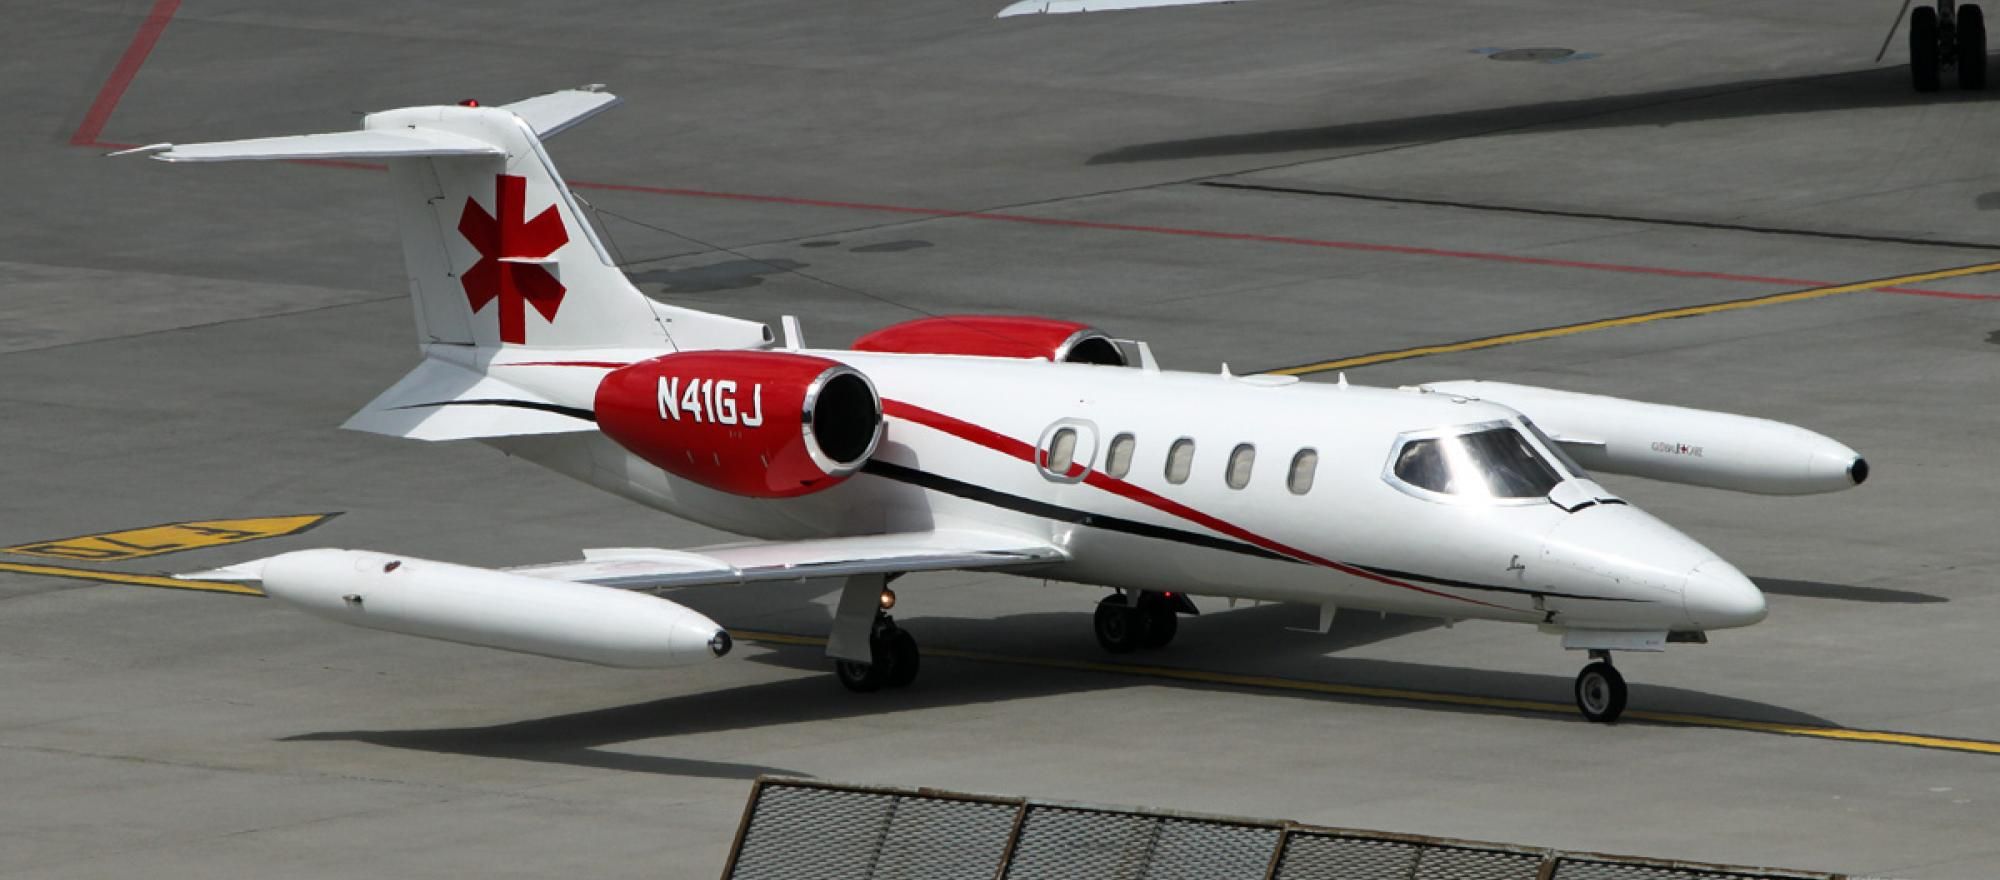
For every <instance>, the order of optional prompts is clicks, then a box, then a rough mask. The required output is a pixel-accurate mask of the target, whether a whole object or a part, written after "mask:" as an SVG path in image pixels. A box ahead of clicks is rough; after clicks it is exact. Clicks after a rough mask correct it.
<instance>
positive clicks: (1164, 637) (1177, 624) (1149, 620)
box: [1139, 602, 1181, 650]
mask: <svg viewBox="0 0 2000 880" xmlns="http://www.w3.org/2000/svg"><path fill="white" fill-rule="evenodd" d="M1140 607H1141V613H1143V614H1144V615H1145V616H1146V626H1145V628H1144V632H1143V633H1142V635H1144V636H1145V638H1144V639H1143V640H1141V641H1140V643H1139V647H1142V648H1146V649H1149V650H1150V649H1153V648H1164V647H1166V646H1167V645H1168V644H1170V643H1172V642H1173V640H1174V634H1175V633H1177V632H1180V628H1181V616H1180V614H1178V613H1177V612H1175V611H1174V606H1172V605H1169V604H1167V603H1165V602H1154V603H1151V604H1148V605H1142V606H1140Z"/></svg>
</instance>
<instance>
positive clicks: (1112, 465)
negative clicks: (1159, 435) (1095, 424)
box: [1104, 434, 1139, 480]
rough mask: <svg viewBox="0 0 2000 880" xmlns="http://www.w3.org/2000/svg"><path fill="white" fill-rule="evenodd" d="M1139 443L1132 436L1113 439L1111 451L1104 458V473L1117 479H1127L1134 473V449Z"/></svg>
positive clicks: (1122, 435) (1120, 436) (1124, 435)
mask: <svg viewBox="0 0 2000 880" xmlns="http://www.w3.org/2000/svg"><path fill="white" fill-rule="evenodd" d="M1138 445H1139V441H1138V440H1136V439H1134V438H1133V436H1132V435H1130V434H1120V435H1118V436H1116V437H1113V438H1111V449H1110V451H1108V452H1107V453H1105V456H1104V472H1105V473H1107V474H1110V475H1111V476H1113V477H1115V478H1117V479H1120V480H1122V479H1125V475H1126V474H1128V473H1131V472H1132V449H1133V448H1134V447H1136V446H1138Z"/></svg>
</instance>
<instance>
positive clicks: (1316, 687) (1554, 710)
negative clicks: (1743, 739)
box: [730, 630, 2000, 755]
mask: <svg viewBox="0 0 2000 880" xmlns="http://www.w3.org/2000/svg"><path fill="white" fill-rule="evenodd" d="M730 634H731V635H732V636H734V637H735V638H737V639H741V640H743V641H750V642H762V643H765V644H773V645H803V646H809V647H824V646H825V645H826V639H823V638H817V637H814V636H800V635H792V634H790V633H772V632H757V631H753V630H730ZM924 655H925V656H928V657H942V658H950V659H954V660H971V661H974V662H978V663H998V664H1003V665H1008V666H1027V667H1033V668H1037V669H1060V670H1065V671H1069V672H1096V673H1104V674H1108V675H1125V676H1134V677H1139V678H1155V679H1165V680H1168V681H1185V682H1193V683H1196V684H1214V685H1227V686H1230V687H1243V688H1256V689H1259V690H1276V691H1290V692H1293V693H1312V694H1326V695H1329V696H1339V697H1359V698H1363V699H1370V700H1396V701H1400V702H1407V703H1428V704H1431V705H1445V706H1469V707H1473V708H1481V709H1501V710H1505V711H1510V712H1531V713H1536V714H1544V715H1561V716H1565V717H1568V716H1572V715H1575V714H1576V707H1575V706H1572V705H1570V704H1568V703H1550V702H1544V701H1541V700H1519V699H1513V698H1508V697H1480V696H1473V695H1471V694H1453V693H1446V692H1442V691H1415V690H1406V689H1403V688H1385V687H1367V686H1364V685H1352V684H1334V683H1332V682H1324V681H1312V680H1309V679H1298V678H1279V677H1276V676H1270V675H1245V674H1241V673H1235V672H1210V671H1207V670H1202V669H1181V668H1178V667H1173V666H1142V665H1138V664H1131V663H1101V662H1095V661H1090V660H1059V659H1055V658H1050V657H1025V656H1019V655H1013V654H992V653H987V652H984V651H961V650H957V649H954V648H925V649H924ZM1624 720H1627V721H1649V722H1652V723H1655V724H1671V725H1676V726H1683V727H1709V728H1717V729H1722V730H1744V731H1751V732H1755V733H1774V734H1780V735H1784V736H1801V737H1811V738H1815V739H1832V740H1845V741H1848V742H1864V743H1876V744H1880V745H1896V746H1913V747H1916V748H1925V749H1939V750H1943V751H1950V752H1969V753H1973V754H1981V755H2000V742H1989V741H1986V740H1976V739H1955V738H1952V737H1944V736H1929V735H1925V734H1918V733H1898V732H1895V731H1888V730H1855V729H1852V728H1846V727H1827V726H1823V725H1813V724H1787V723H1780V722H1773V721H1751V720H1747V719H1742V718H1727V717H1723V716H1719V715H1689V714H1684V713H1679V712H1648V711H1644V710H1637V709H1635V710H1631V711H1628V712H1626V713H1625V715H1624Z"/></svg>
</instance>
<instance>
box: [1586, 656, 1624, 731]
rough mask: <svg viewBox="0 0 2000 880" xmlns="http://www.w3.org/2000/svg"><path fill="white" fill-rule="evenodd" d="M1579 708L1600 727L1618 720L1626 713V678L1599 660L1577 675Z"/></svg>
mask: <svg viewBox="0 0 2000 880" xmlns="http://www.w3.org/2000/svg"><path fill="white" fill-rule="evenodd" d="M1576 708H1577V709H1578V710H1579V711H1581V712H1582V713H1583V717H1585V718H1588V719H1590V720H1592V721H1596V722H1598V723H1600V724H1609V723H1611V722H1613V721H1617V720H1618V716H1619V715H1621V714H1623V713H1624V711H1625V676H1623V675H1619V674H1618V670H1616V669H1614V668H1612V666H1611V664H1609V663H1606V662H1604V661H1602V660H1599V661H1598V662H1596V663H1592V664H1590V665H1589V666H1585V667H1583V671H1582V672H1579V673H1577V675H1576Z"/></svg>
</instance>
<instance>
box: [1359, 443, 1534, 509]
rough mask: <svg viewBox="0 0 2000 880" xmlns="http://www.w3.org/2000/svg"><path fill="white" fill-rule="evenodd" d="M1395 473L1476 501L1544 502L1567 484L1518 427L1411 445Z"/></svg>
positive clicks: (1409, 481) (1399, 453)
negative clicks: (1540, 498) (1555, 489)
mask: <svg viewBox="0 0 2000 880" xmlns="http://www.w3.org/2000/svg"><path fill="white" fill-rule="evenodd" d="M1390 470H1391V472H1392V473H1393V474H1395V476H1396V479H1398V480H1401V481H1403V482H1404V483H1407V484H1409V485H1411V486H1415V487H1417V488H1419V489H1425V490H1428V491H1431V492H1436V493H1438V494H1441V495H1453V496H1457V497H1461V498H1466V499H1473V500H1476V499H1481V498H1491V499H1508V498H1539V497H1542V496H1544V495H1547V494H1548V493H1549V490H1551V489H1554V488H1555V487H1556V484H1557V483H1560V482H1562V480H1563V477H1562V474H1561V472H1559V471H1557V470H1556V468H1555V467H1554V466H1553V465H1551V464H1549V461H1548V459H1546V458H1543V457H1542V454H1541V452H1540V451H1539V450H1537V449H1536V448H1535V446H1534V444H1532V443H1530V442H1528V438H1527V437H1525V436H1523V435H1522V434H1521V432H1520V431H1519V430H1516V429H1515V428H1514V427H1512V426H1501V427H1494V428H1487V429H1484V430H1477V431H1469V432H1467V433H1464V434H1456V435H1450V436H1444V437H1424V438H1419V439H1415V440H1410V441H1408V442H1406V443H1404V444H1403V448H1402V449H1400V450H1398V451H1397V453H1396V461H1395V464H1394V465H1393V466H1392V467H1391V468H1390Z"/></svg>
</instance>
